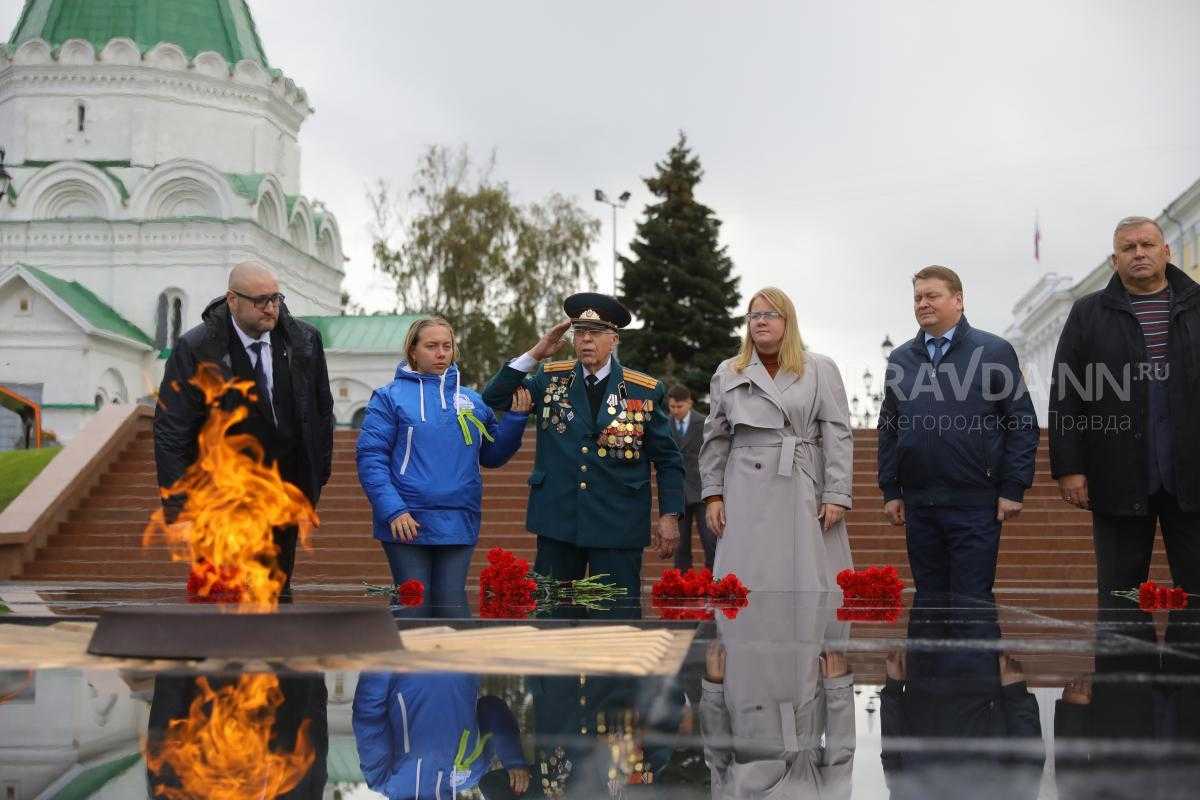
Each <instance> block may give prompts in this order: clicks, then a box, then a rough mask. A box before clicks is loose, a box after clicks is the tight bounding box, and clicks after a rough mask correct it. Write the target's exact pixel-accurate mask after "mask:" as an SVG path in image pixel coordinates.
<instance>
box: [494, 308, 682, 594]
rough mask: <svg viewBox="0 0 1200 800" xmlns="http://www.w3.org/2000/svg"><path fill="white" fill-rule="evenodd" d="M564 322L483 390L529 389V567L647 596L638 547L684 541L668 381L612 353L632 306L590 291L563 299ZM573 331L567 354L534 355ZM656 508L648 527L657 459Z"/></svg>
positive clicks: (670, 546) (667, 549)
mask: <svg viewBox="0 0 1200 800" xmlns="http://www.w3.org/2000/svg"><path fill="white" fill-rule="evenodd" d="M563 309H564V310H565V311H566V312H567V316H568V317H569V319H568V320H566V321H564V322H562V323H559V324H558V325H556V326H555V327H554V328H552V329H551V330H550V332H549V333H547V334H546V335H545V336H543V337H542V338H541V340H540V341H538V343H537V344H536V345H535V346H534V348H533V349H532V350H530V351H529V352H528V353H526V354H525V355H523V356H521V357H519V358H516V359H514V360H513V361H512V362H511V363H509V364H508V365H507V366H505V367H503V368H502V369H501V370H500V372H499V374H497V375H496V376H495V377H494V378H492V380H491V382H490V383H489V384H488V385H487V388H485V389H484V390H483V399H484V402H486V403H487V404H488V405H490V406H492V407H493V408H507V406H508V404H509V403H511V402H512V395H513V392H514V391H516V389H517V387H518V386H521V385H524V386H525V387H527V388H528V389H529V391H530V393H531V394H532V395H533V402H534V407H533V412H532V414H533V420H534V424H535V425H537V455H536V458H535V461H534V466H533V472H532V473H531V474H530V475H529V506H528V508H527V510H526V522H525V526H526V527H527V528H528V529H529V531H530V532H531V533H534V534H536V535H537V559H536V562H535V564H534V569H535V570H537V571H538V572H540V573H542V574H544V575H551V576H553V577H555V578H558V579H560V580H574V579H576V578H582V577H584V576H585V575H587V574H592V575H596V574H601V573H604V574H607V575H609V576H610V579H611V580H613V581H614V582H616V583H617V584H618V585H621V586H624V587H625V588H626V591H627V592H628V596H629V597H630V598H631V599H633V600H634V601H637V600H638V599H640V596H641V572H642V551H643V550H644V549H645V548H646V546H647V545H649V544H651V543H653V545H654V547H655V549H656V550H657V551H658V553H659V555H660V556H662V557H664V558H666V557H669V556H670V555H671V554H672V553H673V552H674V549H675V546H676V544H677V543H678V541H679V526H678V524H677V519H678V516H679V514H680V513H682V512H683V459H682V456H681V455H680V453H679V448H678V447H677V446H676V444H675V441H674V440H673V439H672V438H671V433H670V426H669V423H668V421H667V414H666V411H667V408H666V394H667V393H666V387H665V386H664V385H663V384H662V382H661V381H658V380H655V379H654V378H651V377H650V376H649V375H645V374H643V373H641V372H636V371H634V370H631V369H629V368H628V367H623V366H621V363H620V362H619V361H617V359H616V357H615V356H614V355H613V349H614V348H615V347H616V344H617V340H618V334H617V331H618V330H620V329H621V328H623V327H625V326H626V325H628V324H629V321H630V314H629V311H628V310H627V309H626V308H625V307H624V306H622V305H621V304H620V303H619V302H617V300H615V299H614V298H612V297H609V296H608V295H603V294H595V293H591V292H585V293H581V294H575V295H572V296H571V297H568V298H567V299H566V301H564V303H563ZM568 328H571V329H572V332H573V334H574V336H573V338H574V344H575V356H576V358H575V359H574V360H571V361H552V362H549V363H546V364H541V365H540V366H539V362H541V361H542V360H543V359H546V358H549V357H550V356H551V355H552V354H553V353H554V352H555V351H556V350H557V349H558V348H559V347H560V346H561V345H562V341H563V337H564V336H565V335H566V333H567V329H568ZM651 464H654V467H655V470H656V472H657V475H658V503H659V510H660V511H661V515H660V516H659V518H658V520H657V523H656V525H655V527H654V529H653V535H652V531H651V525H650V465H651Z"/></svg>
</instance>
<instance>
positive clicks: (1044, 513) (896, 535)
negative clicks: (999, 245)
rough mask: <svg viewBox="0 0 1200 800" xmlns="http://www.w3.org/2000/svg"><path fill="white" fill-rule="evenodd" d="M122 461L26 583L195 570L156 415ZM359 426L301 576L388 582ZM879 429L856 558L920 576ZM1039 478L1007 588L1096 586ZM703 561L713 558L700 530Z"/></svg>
mask: <svg viewBox="0 0 1200 800" xmlns="http://www.w3.org/2000/svg"><path fill="white" fill-rule="evenodd" d="M140 424H141V425H142V429H141V430H139V432H138V433H137V435H136V437H135V438H134V439H133V441H132V442H131V444H130V445H129V446H128V447H127V448H126V449H125V451H124V452H122V453H121V454H120V456H119V457H117V458H116V459H114V461H113V462H112V463H111V465H110V466H109V468H108V472H107V473H106V474H105V475H104V476H103V478H102V479H101V480H100V482H99V484H98V485H97V487H96V488H95V489H94V490H92V492H91V493H90V495H88V496H87V498H86V499H85V500H84V501H83V502H82V503H81V504H80V505H79V506H78V507H77V508H75V509H73V510H72V511H71V513H70V515H69V517H68V518H67V519H66V520H65V521H64V522H62V523H61V524H60V525H59V528H58V530H57V532H56V533H55V534H53V535H52V536H51V537H50V539H49V541H48V542H47V545H46V546H45V547H44V548H42V549H41V550H40V551H39V552H38V554H37V557H36V558H35V559H34V560H33V561H32V562H30V563H28V564H26V565H25V568H24V571H23V572H22V574H21V575H20V576H18V577H17V580H20V581H46V582H55V583H59V582H64V581H67V582H71V581H97V580H99V581H122V582H147V583H162V582H171V581H179V582H180V583H182V582H183V581H184V580H185V579H186V573H187V567H186V565H184V564H181V563H172V562H171V561H170V558H169V555H168V553H167V550H166V547H165V546H163V545H162V544H155V545H151V546H149V547H145V548H143V547H142V544H141V534H142V528H143V527H144V525H145V523H146V520H147V518H148V517H149V515H150V513H151V512H152V511H153V510H154V509H155V508H157V506H158V497H157V490H156V485H155V477H154V454H153V442H152V439H151V432H150V424H149V420H145V421H143V422H142V423H140ZM355 436H356V433H355V432H353V431H338V432H337V434H336V437H335V451H334V466H333V476H332V478H331V479H330V482H329V485H328V486H327V487H326V488H325V492H324V494H323V496H322V498H321V503H320V507H319V509H318V511H319V513H320V516H321V527H320V529H319V530H318V531H316V532H315V534H314V536H313V537H312V544H311V549H308V550H301V551H300V552H299V553H298V555H297V563H296V572H295V581H296V582H297V583H298V584H306V583H308V584H312V583H322V584H328V583H341V584H357V583H359V582H360V581H363V580H366V581H369V582H372V583H386V582H387V581H388V579H389V574H388V570H387V564H386V561H385V560H384V557H383V553H382V552H381V551H380V548H379V546H378V544H377V543H376V542H375V540H374V539H373V538H372V537H371V516H370V509H369V507H368V505H367V501H366V499H365V498H364V496H363V494H362V491H361V489H360V488H359V485H358V479H357V477H356V474H355V466H354V442H355ZM875 453H876V435H875V431H858V432H856V435H855V455H854V462H855V473H854V480H855V487H854V498H855V503H856V506H857V507H856V508H855V509H854V510H853V511H851V512H850V513H849V524H850V539H851V541H850V544H851V549H852V552H853V554H854V560H855V563H856V565H858V566H866V565H870V564H894V565H896V566H897V567H898V568H899V569H900V571H901V573H902V575H903V577H904V579H905V581H906V582H907V583H908V584H909V585H911V576H910V574H909V570H908V560H907V557H906V555H905V547H904V530H903V529H902V528H897V527H893V526H891V525H889V524H887V523H886V522H885V521H884V519H883V514H882V510H881V506H882V498H881V496H880V492H879V489H878V488H877V487H876V486H875ZM532 462H533V435H532V431H530V433H528V434H527V441H526V444H525V447H523V448H522V450H521V452H519V453H518V454H517V455H516V456H515V457H514V458H513V459H512V461H511V462H509V463H508V464H507V465H506V466H505V467H503V468H501V469H499V470H485V471H484V487H485V489H484V491H485V495H484V523H483V531H482V534H481V538H480V543H479V547H478V548H477V550H476V553H475V559H474V563H473V565H472V571H471V578H470V581H471V584H470V585H473V584H474V580H475V576H476V575H477V574H478V571H479V569H481V568H482V565H483V563H484V561H485V559H486V553H487V550H488V549H489V548H491V547H494V546H502V547H506V548H508V549H510V550H512V551H514V552H516V553H517V554H519V555H521V556H523V557H526V558H529V559H530V560H532V557H533V545H534V539H533V536H532V535H531V534H529V533H527V532H526V531H525V524H524V520H525V503H526V499H527V497H528V487H527V484H526V478H527V476H528V474H529V471H530V468H531V465H532ZM1037 466H1038V476H1037V480H1036V483H1035V484H1034V486H1033V488H1032V489H1031V490H1030V492H1029V493H1028V494H1027V495H1026V503H1025V511H1024V513H1023V514H1022V515H1021V517H1020V519H1019V520H1018V521H1016V522H1012V523H1008V524H1006V525H1005V526H1004V533H1003V539H1002V545H1001V554H1000V564H999V569H998V576H997V586H998V588H1000V589H1010V590H1012V589H1031V590H1041V589H1090V588H1092V587H1093V586H1094V582H1095V563H1094V558H1093V554H1092V545H1091V525H1090V516H1089V514H1088V513H1087V512H1084V511H1080V510H1077V509H1073V508H1071V507H1069V506H1067V505H1066V504H1064V503H1063V502H1061V501H1060V500H1059V499H1058V493H1057V488H1056V486H1055V485H1054V483H1053V482H1052V481H1051V479H1050V475H1049V459H1048V454H1047V450H1046V438H1045V436H1044V435H1043V438H1042V446H1041V449H1040V451H1039V455H1038V465H1037ZM693 550H694V559H693V560H694V561H695V563H697V564H701V563H703V554H702V552H701V550H700V546H699V542H698V541H696V540H695V537H693ZM668 566H669V564H668V563H666V562H665V561H663V560H661V559H659V558H658V557H657V556H655V555H654V554H652V553H650V552H649V551H648V552H647V553H646V560H645V568H644V571H643V574H644V575H645V576H646V577H647V579H651V580H652V579H654V578H656V577H657V576H658V575H659V574H661V572H662V570H663V569H665V568H666V567H668ZM1152 576H1153V577H1154V578H1155V579H1157V580H1168V579H1169V575H1168V572H1167V570H1166V563H1165V558H1164V556H1163V553H1162V545H1161V541H1160V542H1159V543H1157V544H1156V553H1155V559H1154V566H1153V568H1152Z"/></svg>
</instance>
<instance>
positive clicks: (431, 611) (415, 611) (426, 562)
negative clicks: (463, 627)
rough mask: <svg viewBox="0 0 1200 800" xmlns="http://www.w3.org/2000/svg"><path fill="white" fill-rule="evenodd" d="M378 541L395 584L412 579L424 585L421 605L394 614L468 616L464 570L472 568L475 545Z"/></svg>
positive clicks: (469, 612)
mask: <svg viewBox="0 0 1200 800" xmlns="http://www.w3.org/2000/svg"><path fill="white" fill-rule="evenodd" d="M380 544H381V545H383V552H384V553H385V554H386V555H387V560H388V566H389V567H391V570H392V581H393V582H394V583H395V584H397V585H399V584H401V583H404V582H405V581H407V580H412V579H413V578H415V579H416V580H419V581H420V582H421V583H423V584H425V598H424V601H423V602H422V603H421V605H419V606H412V607H409V608H405V609H403V610H398V611H397V612H396V616H399V617H442V618H448V619H462V618H464V617H470V616H471V609H470V607H469V606H468V605H467V572H468V571H469V570H470V568H471V553H472V552H474V550H475V545H473V544H461V545H454V544H446V545H422V544H404V543H402V542H382V541H381V542H380Z"/></svg>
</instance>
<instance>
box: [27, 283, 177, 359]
mask: <svg viewBox="0 0 1200 800" xmlns="http://www.w3.org/2000/svg"><path fill="white" fill-rule="evenodd" d="M20 267H21V268H22V269H25V270H28V271H29V272H30V274H32V275H33V276H34V277H35V278H37V279H38V280H39V281H41V282H42V283H43V284H44V285H45V287H46V288H47V289H49V290H50V291H52V292H54V293H55V294H56V295H58V297H59V298H60V299H61V300H62V301H63V302H65V303H66V304H67V305H69V306H70V307H71V308H73V309H74V310H75V312H76V313H77V314H79V316H81V317H83V318H84V319H85V320H87V321H88V322H89V323H90V324H91V325H93V326H94V327H96V328H99V329H101V330H104V331H108V332H109V333H114V334H116V335H117V336H122V337H124V338H126V339H132V340H133V341H135V342H138V343H140V344H144V345H146V346H147V347H153V346H154V342H153V341H151V340H150V337H149V336H147V335H146V334H145V333H143V332H142V329H141V328H139V327H138V326H136V325H134V324H133V323H132V322H130V321H129V320H127V319H125V318H124V317H122V316H121V315H120V314H118V313H117V312H116V311H114V310H113V308H112V306H110V305H109V304H108V303H105V302H104V301H103V300H101V299H100V298H99V297H96V295H94V294H92V293H91V292H90V291H89V290H88V289H86V288H84V287H83V286H82V285H81V284H80V283H79V282H78V281H64V280H63V279H62V278H56V277H54V276H53V275H51V274H50V273H48V272H43V271H42V270H40V269H38V268H37V267H31V266H29V265H28V264H21V265H20Z"/></svg>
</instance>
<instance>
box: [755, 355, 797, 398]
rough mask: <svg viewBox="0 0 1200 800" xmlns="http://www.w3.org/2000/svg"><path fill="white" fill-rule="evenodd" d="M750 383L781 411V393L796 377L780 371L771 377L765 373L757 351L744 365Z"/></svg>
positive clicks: (792, 373) (765, 369) (765, 370)
mask: <svg viewBox="0 0 1200 800" xmlns="http://www.w3.org/2000/svg"><path fill="white" fill-rule="evenodd" d="M744 374H745V375H746V377H747V378H749V379H750V382H751V383H753V384H754V385H755V386H757V387H758V388H759V389H761V390H762V391H763V393H764V394H766V396H767V397H769V398H771V400H772V401H773V402H774V403H775V405H777V406H779V409H780V410H781V411H782V410H783V392H784V390H785V389H787V388H788V387H789V386H791V385H792V384H793V383H795V382H796V380H797V379H798V376H797V375H796V374H795V373H794V372H789V371H785V370H783V369H780V370H779V372H777V373H775V377H774V378H772V377H771V373H769V372H767V368H766V367H764V366H763V363H762V359H761V358H759V357H758V351H757V350H756V351H754V354H753V355H751V356H750V363H749V364H747V365H746V370H745V373H744Z"/></svg>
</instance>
